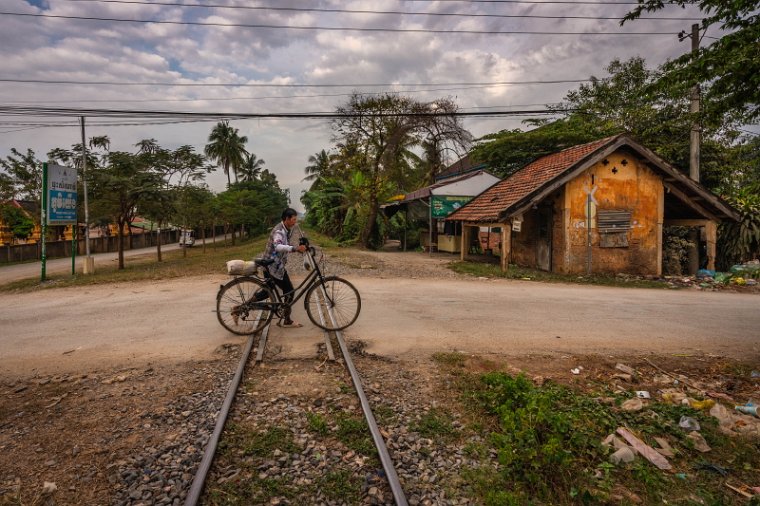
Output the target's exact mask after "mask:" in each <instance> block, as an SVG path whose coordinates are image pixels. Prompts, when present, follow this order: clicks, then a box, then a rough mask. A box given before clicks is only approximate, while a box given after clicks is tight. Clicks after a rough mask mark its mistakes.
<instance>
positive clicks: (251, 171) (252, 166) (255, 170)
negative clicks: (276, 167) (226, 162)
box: [235, 153, 266, 181]
mask: <svg viewBox="0 0 760 506" xmlns="http://www.w3.org/2000/svg"><path fill="white" fill-rule="evenodd" d="M265 163H266V162H265V161H264V159H263V158H257V157H256V154H255V153H249V154H248V156H246V157H245V162H244V163H243V165H242V166H241V167H240V168H239V169H238V171H237V172H236V173H235V177H236V178H237V175H238V173H239V174H240V180H241V181H255V180H256V179H257V178H258V176H259V173H260V172H261V171H262V169H263V168H264V164H265Z"/></svg>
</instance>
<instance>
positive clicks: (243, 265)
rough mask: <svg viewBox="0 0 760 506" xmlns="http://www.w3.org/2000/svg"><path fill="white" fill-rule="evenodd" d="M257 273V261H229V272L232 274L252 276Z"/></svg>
mask: <svg viewBox="0 0 760 506" xmlns="http://www.w3.org/2000/svg"><path fill="white" fill-rule="evenodd" d="M255 273H256V262H246V261H245V260H230V261H228V262H227V274H229V275H231V276H250V275H251V274H255Z"/></svg>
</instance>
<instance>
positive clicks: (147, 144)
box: [135, 138, 161, 155]
mask: <svg viewBox="0 0 760 506" xmlns="http://www.w3.org/2000/svg"><path fill="white" fill-rule="evenodd" d="M135 147H136V148H139V152H140V153H148V154H151V155H152V154H155V153H157V152H158V150H159V149H161V146H159V145H158V141H157V140H156V139H153V138H151V139H143V140H141V141H140V142H138V143H137V144H135Z"/></svg>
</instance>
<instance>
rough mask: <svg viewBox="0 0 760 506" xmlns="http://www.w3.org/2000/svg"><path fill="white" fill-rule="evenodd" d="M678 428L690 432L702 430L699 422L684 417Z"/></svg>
mask: <svg viewBox="0 0 760 506" xmlns="http://www.w3.org/2000/svg"><path fill="white" fill-rule="evenodd" d="M678 426H679V427H681V428H682V429H685V430H688V431H690V432H691V431H695V430H699V429H700V428H701V427H700V426H699V422H698V421H696V420H695V419H694V418H692V417H690V416H682V417H681V419H680V420H679V421H678Z"/></svg>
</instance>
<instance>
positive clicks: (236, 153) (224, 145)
mask: <svg viewBox="0 0 760 506" xmlns="http://www.w3.org/2000/svg"><path fill="white" fill-rule="evenodd" d="M247 142H248V137H246V136H242V137H241V136H240V135H239V133H238V129H237V128H234V127H231V126H230V123H229V121H227V120H224V121H220V122H219V123H217V124H216V126H215V127H214V129H213V130H211V134H210V135H209V136H208V144H206V148H205V150H204V151H205V153H206V156H208V157H209V158H210V159H211V160H214V161H215V162H216V163H217V164H219V165H221V166H222V170H224V173H225V174H226V175H227V186H229V185H231V184H232V181H231V179H230V170H231V171H232V172H234V173H235V182H237V171H238V170H239V169H240V167H242V166H243V164H244V163H245V158H246V155H248V151H246V149H245V144H246V143H247Z"/></svg>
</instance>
